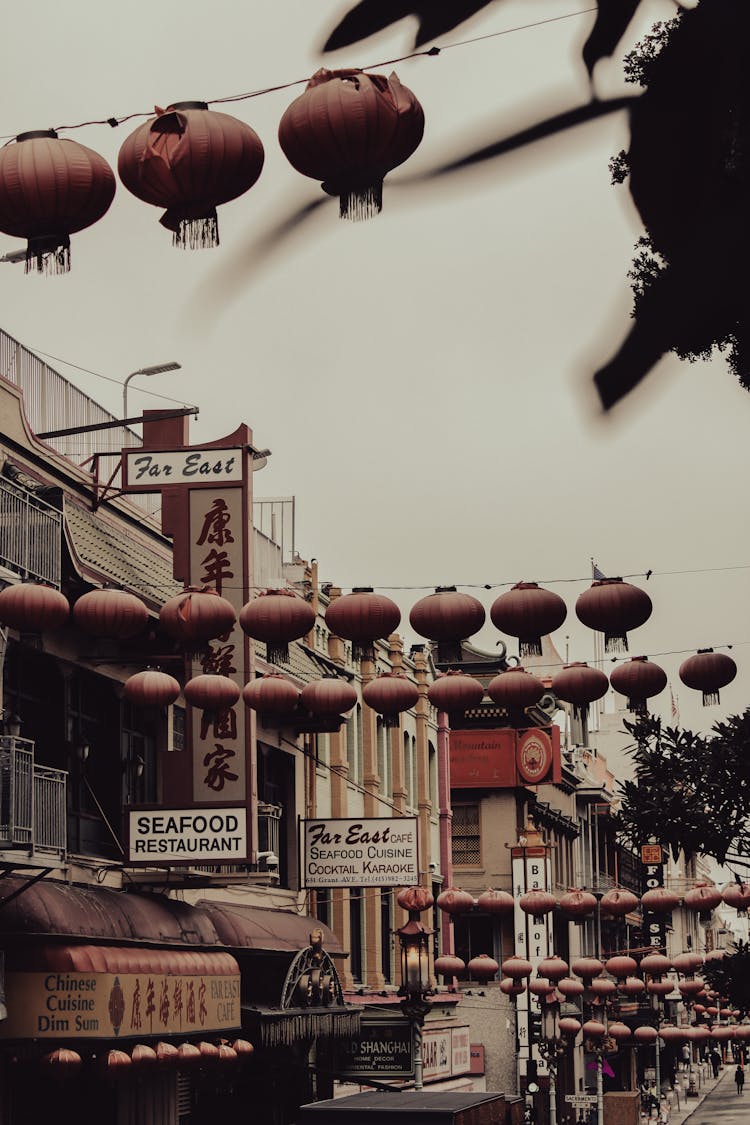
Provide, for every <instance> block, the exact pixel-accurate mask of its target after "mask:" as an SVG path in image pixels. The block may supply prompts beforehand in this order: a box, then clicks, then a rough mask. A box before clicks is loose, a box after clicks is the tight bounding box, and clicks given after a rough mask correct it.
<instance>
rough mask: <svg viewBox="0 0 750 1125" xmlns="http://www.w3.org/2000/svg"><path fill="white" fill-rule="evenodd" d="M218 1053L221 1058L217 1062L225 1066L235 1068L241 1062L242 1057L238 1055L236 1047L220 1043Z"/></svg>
mask: <svg viewBox="0 0 750 1125" xmlns="http://www.w3.org/2000/svg"><path fill="white" fill-rule="evenodd" d="M218 1052H219V1057H218V1059H217V1062H219V1063H222V1064H224V1065H225V1066H234V1065H235V1064H236V1063H238V1062H239V1058H240V1056H239V1055H238V1054H237V1052H236V1051H235V1049H234V1047H230V1046H229V1044H228V1043H219V1046H218Z"/></svg>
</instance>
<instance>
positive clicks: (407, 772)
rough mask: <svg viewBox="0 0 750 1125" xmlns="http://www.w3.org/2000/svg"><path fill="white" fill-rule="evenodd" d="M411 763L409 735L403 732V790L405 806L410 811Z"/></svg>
mask: <svg viewBox="0 0 750 1125" xmlns="http://www.w3.org/2000/svg"><path fill="white" fill-rule="evenodd" d="M411 761H412V758H411V742H410V741H409V735H408V734H407V733H406V731H404V789H405V790H406V804H407V807H408V808H410V809H411V808H413V807H414V784H413V783H414V771H413V770H412V764H411Z"/></svg>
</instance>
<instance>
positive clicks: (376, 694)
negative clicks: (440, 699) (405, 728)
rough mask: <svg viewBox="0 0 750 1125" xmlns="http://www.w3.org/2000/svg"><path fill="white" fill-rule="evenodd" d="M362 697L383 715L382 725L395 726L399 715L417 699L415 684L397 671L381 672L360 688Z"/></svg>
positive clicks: (368, 704)
mask: <svg viewBox="0 0 750 1125" xmlns="http://www.w3.org/2000/svg"><path fill="white" fill-rule="evenodd" d="M362 699H363V700H364V701H365V703H366V704H367V706H368V707H371V708H372V709H373V711H377V712H378V714H379V715H382V717H383V726H384V727H397V726H398V723H399V715H400V714H401V712H402V711H408V710H409V709H410V708H412V707H413V706H414V705H415V703H416V702H417V700H418V699H419V689H418V688H417V685H416V684H413V683H412V682H411V680H409V679H407V678H406V676H404V675H402V674H401V673H399V672H383V673H382V675H380V676H376V677H375V679H374V680H370V682H369V683H367V684H365V685H364V687H363V688H362Z"/></svg>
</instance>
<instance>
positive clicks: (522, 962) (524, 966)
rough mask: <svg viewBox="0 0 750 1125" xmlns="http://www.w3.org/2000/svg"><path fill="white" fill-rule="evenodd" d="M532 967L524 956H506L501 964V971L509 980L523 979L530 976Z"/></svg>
mask: <svg viewBox="0 0 750 1125" xmlns="http://www.w3.org/2000/svg"><path fill="white" fill-rule="evenodd" d="M533 968H534V967H533V965H532V964H531V961H527V960H526V958H525V957H508V958H506V960H505V961H503V964H502V969H503V972H504V973H505V975H506V977H510V978H511V980H524V979H526V978H527V977H530V976H531V974H532V972H533Z"/></svg>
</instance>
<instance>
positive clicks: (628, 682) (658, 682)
mask: <svg viewBox="0 0 750 1125" xmlns="http://www.w3.org/2000/svg"><path fill="white" fill-rule="evenodd" d="M609 682H610V683H611V685H612V687H613V688H614V689H615V691H618V692H619V693H620V695H624V696H625V697H626V698H627V701H628V709H629V710H630V711H644V710H645V709H646V700H647V699H651V698H652V697H653V696H655V695H658V694H659V692H661V691H664V688H665V687H666V686H667V673H666V672H665V671H664V669H663V668H660V667H659V665H658V664H653V663H652V662H651V661H650V660H649V659H648V657H647V656H634V657H633V658H632V660H626V661H624V662H623V663H622V664H618V665H616V666H615V668H613V670H612V672H611V673H610V677H609Z"/></svg>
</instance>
